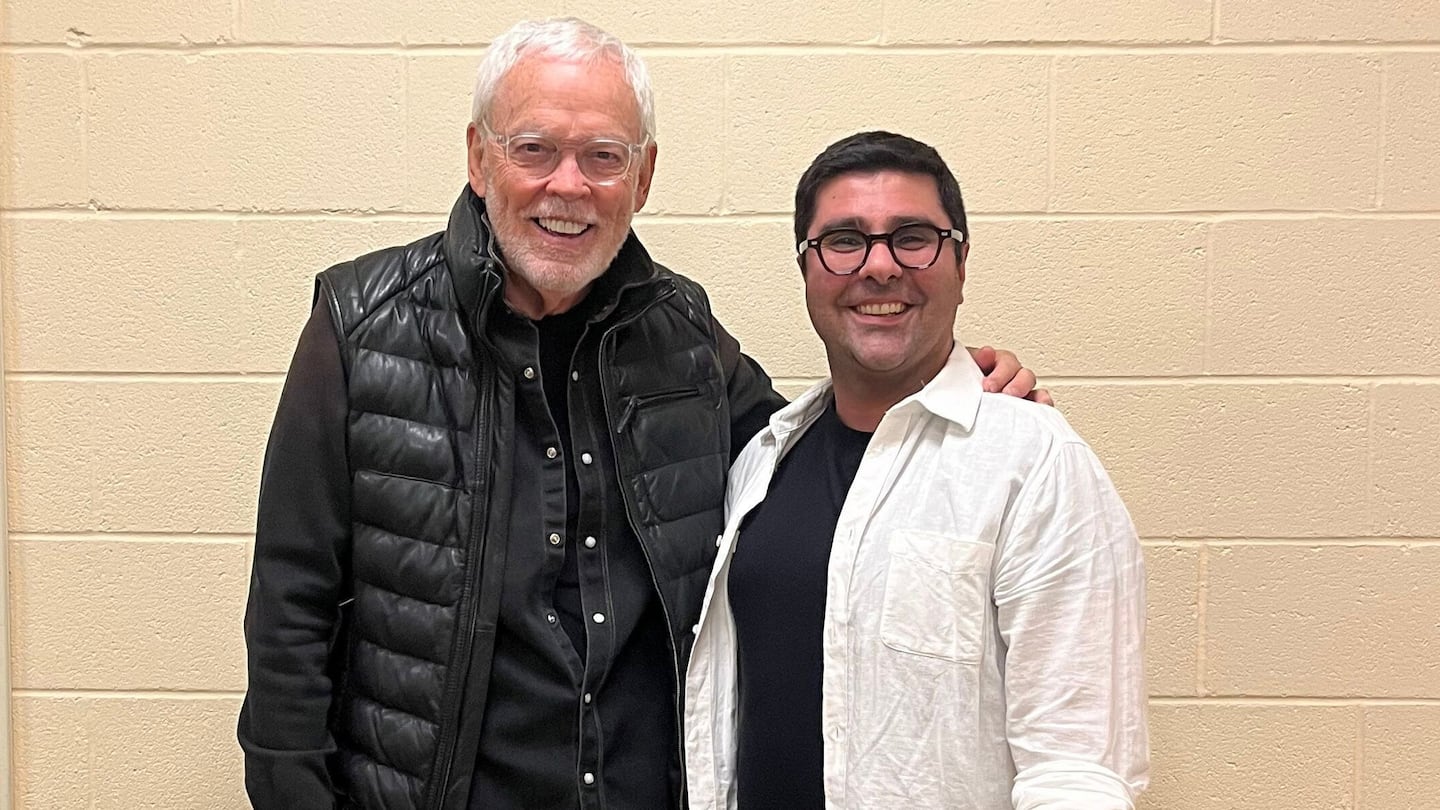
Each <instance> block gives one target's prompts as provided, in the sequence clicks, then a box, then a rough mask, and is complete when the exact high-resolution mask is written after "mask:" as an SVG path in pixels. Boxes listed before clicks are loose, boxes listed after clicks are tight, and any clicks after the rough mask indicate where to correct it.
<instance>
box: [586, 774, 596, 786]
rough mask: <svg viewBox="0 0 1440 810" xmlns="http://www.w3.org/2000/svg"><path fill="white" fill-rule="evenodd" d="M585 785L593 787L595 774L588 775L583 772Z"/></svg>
mask: <svg viewBox="0 0 1440 810" xmlns="http://www.w3.org/2000/svg"><path fill="white" fill-rule="evenodd" d="M585 784H587V785H593V784H595V774H593V773H590V772H589V771H586V772H585Z"/></svg>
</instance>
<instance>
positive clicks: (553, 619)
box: [545, 613, 555, 624]
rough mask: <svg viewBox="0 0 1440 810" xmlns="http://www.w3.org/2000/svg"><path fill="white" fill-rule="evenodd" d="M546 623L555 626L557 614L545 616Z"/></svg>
mask: <svg viewBox="0 0 1440 810" xmlns="http://www.w3.org/2000/svg"><path fill="white" fill-rule="evenodd" d="M545 621H547V622H550V623H551V624H554V623H555V614H554V613H546V614H545Z"/></svg>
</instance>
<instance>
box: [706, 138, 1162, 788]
mask: <svg viewBox="0 0 1440 810" xmlns="http://www.w3.org/2000/svg"><path fill="white" fill-rule="evenodd" d="M795 237H796V242H797V247H798V249H799V257H798V259H799V263H800V272H801V273H802V274H803V275H804V280H805V300H806V304H807V307H808V309H809V313H810V319H811V321H812V323H813V324H814V327H815V331H816V332H817V333H818V334H819V336H820V338H821V340H822V341H823V342H824V344H825V351H826V356H827V358H828V360H829V364H830V375H831V376H830V379H828V380H825V381H824V382H822V383H820V384H818V385H817V386H815V387H814V388H812V389H811V390H810V391H808V392H807V393H805V394H804V395H802V396H801V397H800V398H799V399H798V400H796V401H795V402H794V403H792V404H790V405H789V406H787V407H785V408H783V409H781V410H780V411H779V412H777V413H776V414H775V415H774V416H772V417H771V419H770V422H769V427H768V428H766V429H765V430H764V431H762V432H761V433H760V434H758V435H757V436H756V437H755V438H754V439H753V440H751V441H750V443H749V444H748V445H747V446H746V447H745V449H744V451H743V452H742V453H741V455H740V457H739V459H738V460H737V461H736V463H735V466H734V467H733V468H732V470H731V474H730V485H729V492H728V495H727V498H726V513H727V520H726V528H725V532H724V534H723V535H722V536H721V540H720V542H721V548H720V554H719V556H718V557H717V560H716V566H715V569H714V571H713V572H712V574H711V578H710V584H709V587H708V589H707V592H706V596H705V604H704V607H703V609H702V614H701V620H700V625H699V627H698V630H697V637H696V641H695V646H694V650H693V653H692V655H691V659H690V665H689V668H688V671H687V680H686V690H685V698H686V715H685V725H684V728H685V745H686V763H687V766H688V777H687V778H688V783H689V788H690V806H691V808H693V809H694V810H715V809H716V808H727V807H735V806H736V805H737V803H738V806H739V807H740V808H742V810H758V809H759V808H788V809H792V810H805V809H807V808H822V807H831V808H839V807H854V808H867V810H869V809H870V808H888V807H904V808H922V807H924V808H929V807H944V808H951V809H952V810H1001V809H1002V808H1006V809H1007V810H1008V809H1009V808H1024V810H1040V808H1053V810H1060V808H1064V810H1122V808H1132V807H1133V806H1134V802H1135V797H1136V796H1137V795H1138V794H1139V793H1140V791H1141V790H1142V789H1143V788H1144V787H1145V785H1146V782H1147V771H1148V758H1149V749H1148V742H1147V733H1146V721H1145V701H1146V692H1145V677H1144V630H1145V622H1144V608H1145V593H1144V571H1143V568H1142V557H1141V551H1140V546H1139V543H1138V541H1137V539H1136V536H1135V530H1134V527H1133V526H1132V524H1131V522H1130V518H1129V516H1128V514H1127V513H1126V511H1125V507H1124V505H1123V504H1122V503H1121V502H1120V499H1119V497H1118V496H1117V494H1116V492H1115V489H1114V487H1113V486H1112V485H1111V483H1110V480H1109V478H1108V477H1107V476H1106V474H1105V471H1104V470H1103V469H1102V468H1101V466H1100V463H1099V461H1098V460H1097V459H1096V457H1095V455H1094V453H1092V452H1091V450H1090V448H1089V447H1088V446H1087V445H1086V444H1085V443H1084V442H1083V441H1082V440H1081V439H1080V438H1079V436H1077V435H1076V434H1075V432H1074V431H1073V430H1072V429H1071V428H1070V426H1069V425H1068V424H1066V422H1065V420H1064V418H1063V417H1062V416H1061V415H1060V414H1059V413H1058V412H1056V411H1055V410H1054V409H1051V408H1046V407H1041V406H1038V405H1036V404H1034V403H1032V402H1025V401H1023V400H1019V399H1015V398H1011V397H997V396H993V395H991V394H986V393H983V391H982V386H981V379H982V375H981V372H980V370H979V369H978V368H976V366H975V363H974V362H973V360H972V359H971V357H970V355H969V353H967V352H966V351H965V350H964V349H963V348H957V346H956V343H955V340H954V325H955V314H956V309H957V307H958V306H959V305H960V303H961V300H962V295H961V291H962V288H963V286H964V283H965V260H966V257H967V256H968V255H969V250H970V237H969V230H968V226H967V224H966V221H965V207H964V202H963V201H962V199H961V196H960V186H959V184H958V183H957V182H956V180H955V178H954V176H953V175H952V174H951V173H950V170H949V169H948V168H947V167H946V165H945V163H944V161H943V160H942V159H941V158H940V155H939V154H938V153H937V152H936V151H935V150H934V149H933V148H931V147H929V146H927V145H925V144H923V143H920V142H918V141H915V140H912V139H910V138H906V137H903V136H900V135H893V134H890V133H886V132H866V133H862V134H858V135H853V136H851V137H848V138H845V139H844V140H841V141H839V142H837V143H835V144H834V145H832V146H830V147H829V148H828V149H826V150H825V151H824V152H823V153H822V154H821V155H820V156H819V157H817V158H816V159H815V161H814V162H813V163H812V164H811V165H810V168H809V169H808V170H807V171H806V172H805V174H804V176H803V177H801V179H800V183H799V187H798V188H797V190H796V193H795Z"/></svg>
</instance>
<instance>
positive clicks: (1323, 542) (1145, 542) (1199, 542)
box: [1140, 535, 1440, 549]
mask: <svg viewBox="0 0 1440 810" xmlns="http://www.w3.org/2000/svg"><path fill="white" fill-rule="evenodd" d="M1140 545H1142V546H1144V547H1145V548H1197V549H1203V548H1207V547H1210V546H1224V547H1226V548H1241V547H1253V546H1284V547H1290V548H1300V549H1306V548H1406V547H1410V546H1440V537H1396V536H1386V537H1374V536H1366V537H1265V536H1258V537H1257V536H1255V535H1246V536H1244V537H1215V536H1213V535H1207V536H1206V537H1204V538H1199V537H1184V538H1166V537H1156V538H1149V537H1142V538H1140Z"/></svg>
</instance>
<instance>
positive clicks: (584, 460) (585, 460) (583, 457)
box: [580, 453, 595, 464]
mask: <svg viewBox="0 0 1440 810" xmlns="http://www.w3.org/2000/svg"><path fill="white" fill-rule="evenodd" d="M594 460H595V459H593V458H591V457H590V454H589V453H581V454H580V463H581V464H589V463H590V462H592V461H594Z"/></svg>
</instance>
